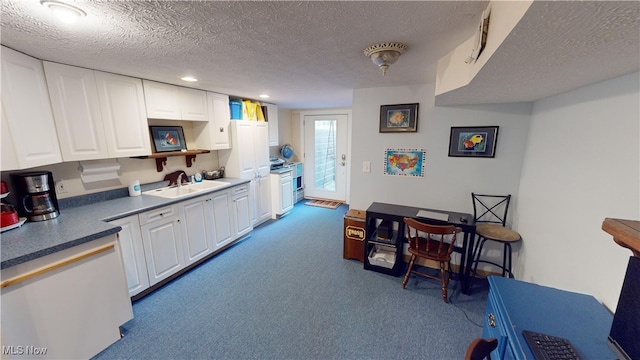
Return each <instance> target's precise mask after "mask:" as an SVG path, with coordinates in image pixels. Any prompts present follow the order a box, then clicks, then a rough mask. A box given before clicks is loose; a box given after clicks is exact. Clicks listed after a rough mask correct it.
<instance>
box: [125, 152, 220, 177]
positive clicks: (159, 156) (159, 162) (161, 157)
mask: <svg viewBox="0 0 640 360" xmlns="http://www.w3.org/2000/svg"><path fill="white" fill-rule="evenodd" d="M210 152H211V151H209V150H187V151H171V152H163V153H153V154H151V155H146V156H134V157H133V158H134V159H156V170H157V171H158V172H162V169H164V166H165V165H167V158H168V157H171V156H184V157H185V161H186V164H187V167H191V165H193V161H194V160H195V159H196V155H198V154H208V153H210Z"/></svg>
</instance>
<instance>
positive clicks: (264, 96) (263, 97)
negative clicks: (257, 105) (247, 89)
mask: <svg viewBox="0 0 640 360" xmlns="http://www.w3.org/2000/svg"><path fill="white" fill-rule="evenodd" d="M269 97H270V96H269V95H267V94H260V98H261V99H268V98H269Z"/></svg>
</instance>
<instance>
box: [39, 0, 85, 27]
mask: <svg viewBox="0 0 640 360" xmlns="http://www.w3.org/2000/svg"><path fill="white" fill-rule="evenodd" d="M40 4H42V5H43V6H45V7H47V8H49V9H50V10H51V11H53V13H54V14H55V15H56V16H57V17H58V19H60V20H61V21H62V22H64V23H67V24H73V23H75V22H76V21H78V19H79V18H80V17H82V16H87V13H86V12H84V11H83V10H82V9H79V8H77V7H75V6H72V5H69V4H65V3H61V2H58V1H41V2H40Z"/></svg>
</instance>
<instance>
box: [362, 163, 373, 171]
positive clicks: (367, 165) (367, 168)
mask: <svg viewBox="0 0 640 360" xmlns="http://www.w3.org/2000/svg"><path fill="white" fill-rule="evenodd" d="M362 172H366V173H370V172H371V161H363V162H362Z"/></svg>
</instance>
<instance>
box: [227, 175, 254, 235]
mask: <svg viewBox="0 0 640 360" xmlns="http://www.w3.org/2000/svg"><path fill="white" fill-rule="evenodd" d="M231 191H232V194H233V202H232V207H233V217H234V229H233V230H234V233H235V234H234V237H235V238H236V239H237V238H239V237H241V236H243V235H246V234H248V233H249V232H251V230H253V222H252V221H251V201H250V200H249V185H241V186H237V187H235V188H233V189H232V190H231Z"/></svg>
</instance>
